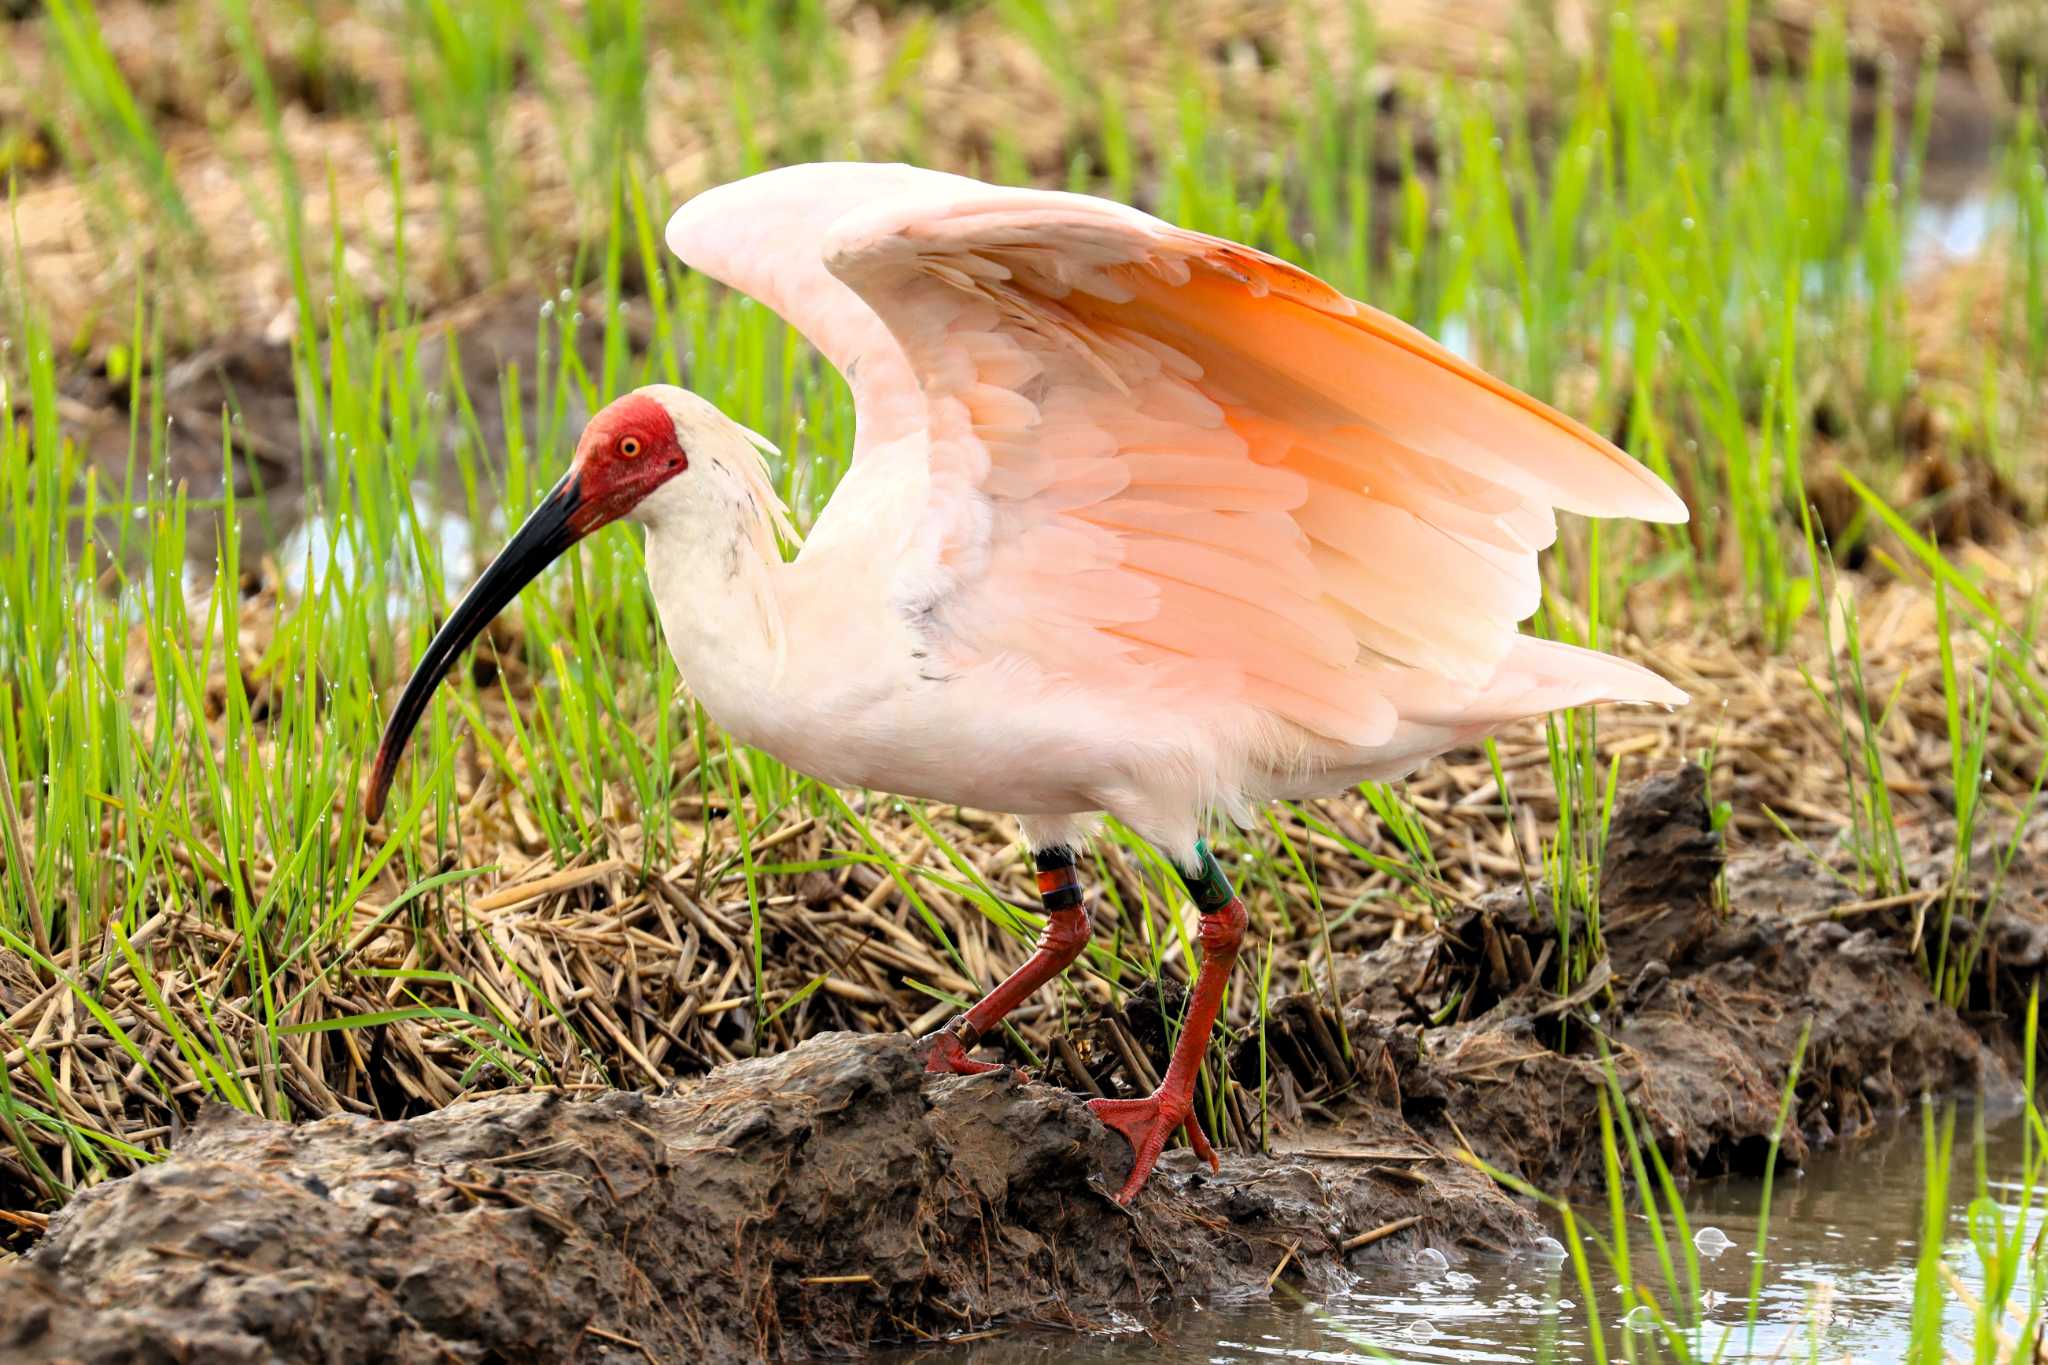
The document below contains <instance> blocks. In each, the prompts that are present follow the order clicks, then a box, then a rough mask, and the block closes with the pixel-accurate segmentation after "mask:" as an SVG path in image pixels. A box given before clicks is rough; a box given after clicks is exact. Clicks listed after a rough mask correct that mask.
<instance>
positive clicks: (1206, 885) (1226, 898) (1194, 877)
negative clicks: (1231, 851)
mask: <svg viewBox="0 0 2048 1365" xmlns="http://www.w3.org/2000/svg"><path fill="white" fill-rule="evenodd" d="M1195 857H1196V859H1197V860H1198V866H1197V867H1196V869H1195V870H1194V871H1193V872H1189V871H1188V870H1187V869H1186V868H1177V869H1175V870H1176V871H1178V872H1179V873H1180V880H1181V885H1183V886H1185V887H1187V889H1188V897H1189V899H1191V900H1193V901H1194V903H1195V909H1197V910H1199V911H1201V912H1202V913H1203V914H1205V915H1213V914H1215V913H1216V912H1217V911H1219V910H1222V909H1223V908H1224V907H1226V906H1228V905H1229V904H1230V903H1231V902H1232V901H1234V900H1236V899H1237V892H1235V891H1233V890H1232V889H1231V887H1230V878H1228V877H1226V876H1224V875H1223V869H1222V868H1220V867H1218V866H1217V865H1216V855H1215V854H1213V853H1211V852H1210V851H1209V841H1208V840H1207V839H1197V840H1196V841H1195Z"/></svg>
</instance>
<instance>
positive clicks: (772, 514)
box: [363, 384, 787, 821]
mask: <svg viewBox="0 0 2048 1365" xmlns="http://www.w3.org/2000/svg"><path fill="white" fill-rule="evenodd" d="M756 446H764V447H765V446H766V443H765V442H763V441H761V439H760V438H759V437H757V436H754V435H753V433H751V432H749V431H747V430H746V429H745V428H744V427H741V426H740V425H739V424H737V423H735V422H733V421H731V420H730V419H729V418H727V417H726V416H725V415H724V414H723V413H721V412H719V411H718V409H717V408H715V407H713V406H712V405H711V404H710V403H708V402H706V401H705V400H704V399H702V398H699V397H698V396H697V395H696V394H693V393H690V392H689V391H688V390H685V389H679V388H675V387H673V386H671V385H666V384H652V385H649V386H648V387H646V388H643V389H635V390H634V391H633V392H631V393H629V394H626V395H625V396H624V397H622V398H618V399H615V400H613V401H612V402H611V403H609V404H607V405H606V406H605V407H604V408H603V409H602V410H600V411H599V412H598V413H597V415H596V416H594V417H592V418H591V419H590V424H589V425H588V426H586V427H585V428H584V429H583V436H582V438H581V439H580V440H578V441H577V443H576V456H575V458H574V459H573V460H571V461H570V463H569V469H568V472H567V473H565V474H563V475H562V477H561V479H560V481H558V482H557V483H556V484H555V486H554V487H553V488H551V489H549V490H548V493H547V496H546V497H544V498H542V499H541V502H540V505H539V506H538V507H536V508H534V510H533V513H532V514H531V515H530V516H528V517H527V519H526V521H525V522H524V524H522V525H521V526H520V528H519V529H518V530H517V531H516V532H514V533H513V536H512V539H511V540H510V541H509V542H507V543H506V545H505V548H504V549H502V550H500V551H499V552H498V556H497V558H495V559H493V560H492V561H491V562H490V564H489V565H488V566H487V567H486V568H485V569H484V571H483V575H482V577H480V578H478V579H477V581H476V584H475V586H474V587H472V588H471V589H470V590H469V592H468V594H467V595H466V596H464V597H463V599H462V601H461V602H459V603H458V604H456V607H455V610H454V611H453V612H452V613H451V614H450V615H449V617H448V619H447V620H446V621H445V622H443V623H442V625H441V629H440V630H439V631H437V632H435V634H434V638H433V639H432V640H431V641H430V642H429V643H428V645H427V649H426V653H424V654H422V655H421V656H420V660H419V665H418V667H417V668H416V669H415V670H414V671H413V675H412V680H411V681H410V682H408V683H407V684H406V685H405V691H404V692H403V693H402V694H400V696H399V698H398V705H397V706H396V707H394V708H393V709H392V712H391V715H390V717H389V719H388V720H387V721H386V722H385V726H384V740H383V742H382V743H381V744H380V745H378V747H377V761H376V764H375V766H374V767H373V768H372V769H371V772H370V786H369V790H368V791H367V792H366V793H365V794H364V800H363V810H364V813H365V814H366V815H368V816H369V818H370V819H371V820H372V821H375V820H376V819H378V818H379V817H380V816H381V815H382V814H383V811H384V799H385V797H386V795H388V794H389V792H390V790H391V779H392V776H393V775H394V774H395V773H396V771H397V769H398V760H399V757H400V756H401V755H402V754H403V753H404V752H405V744H406V741H407V740H408V739H409V738H411V736H412V732H413V729H414V727H416V726H417V725H418V724H419V721H420V717H421V716H423V715H425V714H426V709H427V702H428V701H429V700H431V699H432V697H433V695H434V689H435V688H436V687H437V686H439V684H440V681H441V679H442V678H443V677H444V676H446V674H447V672H448V669H449V666H450V665H452V664H453V663H454V662H455V660H456V658H457V657H458V656H459V655H460V654H461V653H462V651H463V650H465V649H466V648H468V647H469V644H470V642H471V641H472V640H474V639H475V638H476V637H477V636H478V635H479V634H481V633H482V631H483V629H484V627H485V626H487V625H489V624H490V623H491V621H492V620H493V619H494V618H495V617H496V616H497V614H498V613H499V612H501V611H503V610H504V609H505V606H506V604H507V603H509V602H510V601H511V600H512V599H513V598H514V597H516V596H518V595H519V590H520V589H521V588H523V587H525V586H526V585H527V584H528V583H530V582H532V581H533V580H534V578H535V577H536V576H537V575H538V574H539V573H540V571H541V570H542V569H545V568H546V567H547V566H548V565H550V564H552V563H554V561H555V560H557V559H559V558H560V557H561V556H562V554H563V553H564V552H565V551H567V550H568V548H569V547H570V546H571V545H574V544H575V543H576V542H577V541H579V540H581V539H583V538H584V537H585V536H587V535H589V534H590V533H591V532H593V531H596V530H598V529H599V528H601V527H604V526H608V525H610V524H611V523H612V522H614V521H619V520H621V519H630V520H637V521H647V522H654V521H658V520H662V519H664V518H665V517H669V516H681V515H688V513H689V510H690V509H691V508H692V507H694V506H704V505H709V504H718V503H721V502H722V503H723V504H725V505H728V506H729V505H731V504H732V502H733V501H734V493H735V491H737V493H738V494H740V495H741V496H742V497H743V498H744V499H745V501H747V502H748V503H750V504H752V505H753V506H754V508H755V509H756V510H757V512H758V513H759V515H758V516H757V517H756V520H757V521H759V520H760V519H761V518H763V517H765V518H766V519H767V522H768V529H767V531H766V534H767V536H768V537H769V541H768V548H770V549H772V546H773V539H772V538H773V535H774V534H775V532H776V531H778V530H780V531H786V530H787V523H786V522H785V521H784V520H782V506H781V503H780V502H779V501H777V500H776V498H775V495H774V492H773V489H772V487H771V486H770V485H769V483H768V481H767V478H766V475H765V472H764V471H763V469H762V467H761V459H760V455H759V454H758V453H757V452H756V450H755V449H754V447H756ZM693 484H702V485H704V486H703V487H693V486H692V485H693ZM764 495H765V496H764Z"/></svg>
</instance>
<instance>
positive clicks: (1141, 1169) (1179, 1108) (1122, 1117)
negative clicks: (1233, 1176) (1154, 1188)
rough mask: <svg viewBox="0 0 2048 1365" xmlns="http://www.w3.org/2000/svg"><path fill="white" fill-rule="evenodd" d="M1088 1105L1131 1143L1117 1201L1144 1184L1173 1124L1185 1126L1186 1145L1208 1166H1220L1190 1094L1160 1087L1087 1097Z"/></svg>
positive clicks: (1123, 1200) (1125, 1200)
mask: <svg viewBox="0 0 2048 1365" xmlns="http://www.w3.org/2000/svg"><path fill="white" fill-rule="evenodd" d="M1088 1108H1089V1110H1090V1111H1091V1112H1093V1113H1094V1115H1095V1117H1096V1118H1098V1119H1101V1120H1102V1122H1103V1125H1104V1126H1105V1127H1109V1128H1114V1129H1116V1131H1118V1132H1119V1133H1122V1134H1123V1135H1124V1139H1125V1141H1127V1142H1129V1143H1130V1144H1131V1175H1130V1179H1128V1180H1126V1181H1124V1187H1123V1188H1122V1189H1121V1190H1119V1191H1117V1195H1116V1202H1117V1203H1119V1204H1128V1203H1130V1202H1131V1200H1132V1199H1133V1198H1135V1197H1136V1196H1137V1193H1138V1191H1139V1190H1141V1189H1143V1188H1144V1187H1145V1180H1146V1178H1147V1177H1148V1176H1150V1175H1151V1174H1152V1167H1153V1166H1154V1165H1156V1164H1157V1163H1158V1161H1159V1154H1160V1153H1161V1152H1163V1151H1165V1150H1166V1140H1167V1139H1168V1138H1170V1137H1172V1136H1173V1133H1174V1130H1175V1129H1177V1128H1185V1129H1186V1130H1187V1134H1188V1145H1189V1146H1191V1147H1193V1148H1194V1149H1195V1155H1196V1156H1198V1157H1200V1158H1201V1159H1202V1160H1204V1161H1206V1162H1208V1163H1209V1169H1210V1170H1212V1171H1213V1170H1217V1169H1219V1168H1220V1167H1221V1164H1222V1163H1220V1162H1219V1161H1217V1159H1216V1151H1215V1149H1214V1148H1212V1147H1211V1146H1210V1145H1209V1139H1208V1137H1207V1136H1206V1135H1204V1134H1203V1132H1202V1125H1201V1123H1200V1122H1199V1121H1197V1119H1196V1118H1195V1113H1194V1104H1193V1100H1192V1097H1190V1096H1181V1095H1171V1094H1168V1093H1167V1091H1166V1090H1165V1089H1163V1088H1162V1089H1160V1090H1158V1091H1156V1092H1154V1093H1153V1094H1150V1095H1147V1096H1146V1097H1145V1098H1144V1099H1141V1100H1090V1101H1088Z"/></svg>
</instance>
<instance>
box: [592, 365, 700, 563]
mask: <svg viewBox="0 0 2048 1365" xmlns="http://www.w3.org/2000/svg"><path fill="white" fill-rule="evenodd" d="M574 467H575V470H576V480H577V491H578V492H579V493H580V494H581V495H582V505H581V506H579V507H578V508H577V509H576V511H575V514H574V515H572V516H571V517H570V518H569V525H570V526H571V527H573V528H575V530H576V532H577V534H578V535H589V534H590V533H591V532H592V531H595V530H596V529H597V528H598V527H600V526H604V525H608V524H609V523H611V522H614V521H617V520H618V519H619V518H620V517H623V516H624V515H626V513H628V512H630V511H632V510H633V508H634V507H635V506H636V505H637V504H638V503H639V502H640V500H641V499H642V498H644V497H646V496H647V495H648V494H649V493H652V492H653V491H654V490H655V489H657V488H659V487H661V485H663V484H664V483H667V482H668V481H669V480H670V479H672V478H674V477H675V476H676V475H678V474H680V473H682V472H683V471H684V470H685V469H688V468H689V467H690V457H689V455H688V454H686V453H685V452H684V450H683V447H682V444H681V442H679V441H678V440H677V439H676V424H675V419H674V418H672V417H670V416H669V415H668V409H666V408H664V407H662V405H661V404H659V403H657V402H655V401H654V400H653V399H652V398H649V397H647V396H646V395H645V394H638V393H630V394H627V395H626V396H625V397H624V398H621V399H618V400H617V401H615V402H613V403H611V404H609V405H608V406H606V407H605V409H604V410H603V411H601V412H599V413H598V414H597V416H595V417H593V418H591V419H590V425H589V426H587V427H585V428H584V429H583V439H582V440H580V441H578V442H577V443H576V460H575V466H574Z"/></svg>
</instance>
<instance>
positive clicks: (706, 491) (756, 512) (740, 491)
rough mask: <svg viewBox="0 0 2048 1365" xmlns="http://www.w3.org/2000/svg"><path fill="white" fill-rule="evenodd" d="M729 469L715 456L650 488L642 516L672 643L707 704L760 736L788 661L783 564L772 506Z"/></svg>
mask: <svg viewBox="0 0 2048 1365" xmlns="http://www.w3.org/2000/svg"><path fill="white" fill-rule="evenodd" d="M691 474H694V475H697V477H696V478H694V479H693V478H691V477H690V475H691ZM722 474H723V471H722V470H720V469H719V468H718V467H717V466H715V465H710V464H708V463H707V464H705V465H701V466H698V467H696V468H693V469H692V470H691V471H690V472H689V474H685V475H684V476H682V477H681V478H678V479H676V480H675V481H674V482H673V483H672V484H670V485H667V486H665V487H664V488H662V489H660V490H658V491H657V492H656V493H655V494H654V495H653V496H652V497H650V498H648V499H647V501H646V502H645V503H643V504H642V505H641V509H640V512H641V515H640V517H639V519H640V520H642V521H645V522H646V524H647V579H648V585H649V586H650V587H651V588H652V589H653V591H654V602H655V607H656V609H657V610H658V611H659V612H660V615H661V629H662V633H663V634H664V635H665V636H667V638H668V647H669V652H670V653H672V654H673V655H675V659H676V664H677V666H678V667H680V668H681V669H682V671H683V677H684V680H685V681H687V682H688V683H689V685H690V691H691V692H692V693H694V694H695V695H696V697H697V699H698V700H699V701H701V702H703V703H704V708H705V710H707V711H708V712H710V713H711V715H712V717H713V718H714V719H715V720H717V721H718V722H719V724H720V725H722V726H725V727H726V728H727V729H729V730H732V731H733V732H734V733H735V734H737V735H739V736H740V737H741V738H742V739H746V740H748V741H749V742H756V739H755V733H754V732H755V731H757V730H758V726H757V725H756V724H755V723H754V718H755V715H756V713H758V712H761V711H764V710H766V709H767V707H768V703H769V698H770V697H771V696H772V695H773V693H774V688H775V686H776V684H777V682H778V681H779V679H780V675H781V673H782V671H783V666H784V663H785V656H784V636H783V621H782V602H781V598H780V596H779V594H778V592H777V586H778V585H777V580H778V579H779V578H780V577H781V576H782V571H783V565H782V562H781V560H780V559H771V558H770V552H771V551H772V547H773V546H774V544H775V541H774V537H773V534H772V533H771V531H770V529H769V524H768V521H767V514H766V511H765V509H762V508H761V507H759V506H758V505H757V504H756V502H755V501H754V500H753V499H752V498H750V497H748V496H747V492H746V490H745V489H744V487H741V486H739V485H738V484H737V483H736V482H729V481H728V480H727V479H725V478H722V477H721V475H722ZM672 489H673V490H675V491H674V493H671V490H672Z"/></svg>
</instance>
